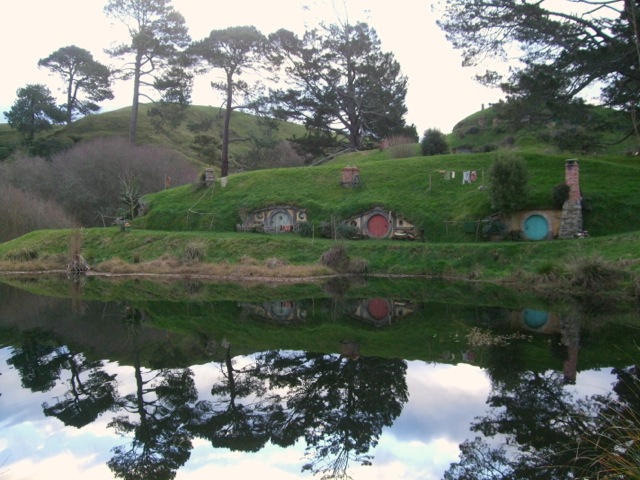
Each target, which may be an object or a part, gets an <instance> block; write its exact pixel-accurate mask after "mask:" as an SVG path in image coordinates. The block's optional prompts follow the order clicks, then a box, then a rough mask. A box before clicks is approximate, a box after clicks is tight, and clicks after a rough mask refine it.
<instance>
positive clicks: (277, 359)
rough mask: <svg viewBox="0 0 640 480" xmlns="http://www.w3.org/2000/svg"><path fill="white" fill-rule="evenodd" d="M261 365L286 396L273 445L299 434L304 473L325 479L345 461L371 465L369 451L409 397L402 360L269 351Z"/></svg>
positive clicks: (336, 472) (343, 466) (344, 467)
mask: <svg viewBox="0 0 640 480" xmlns="http://www.w3.org/2000/svg"><path fill="white" fill-rule="evenodd" d="M261 362H262V363H263V370H262V371H261V376H264V377H265V378H268V379H269V381H270V382H271V384H272V387H274V388H283V389H286V391H287V392H288V393H287V394H286V397H285V399H286V409H285V411H284V415H285V417H284V421H283V422H282V423H281V424H279V425H278V426H277V429H274V436H273V441H274V442H275V443H277V444H279V445H281V446H289V445H292V444H293V443H294V442H295V441H296V440H297V438H298V437H300V436H304V438H305V440H306V443H307V458H308V460H309V462H308V463H307V464H306V465H305V466H304V468H303V470H310V471H313V472H314V473H322V474H324V475H325V476H327V477H330V478H338V477H343V476H345V475H346V470H347V467H348V464H349V461H350V460H353V461H358V462H361V463H362V464H370V460H371V456H370V455H368V452H369V450H370V449H371V448H372V447H374V446H375V445H377V442H378V438H379V436H380V434H381V433H382V428H383V427H385V426H389V425H391V423H392V421H393V420H394V419H395V418H396V417H397V416H398V415H399V414H400V412H401V411H402V407H403V404H404V403H405V402H406V401H407V398H408V396H407V385H406V377H405V374H406V368H407V365H406V363H405V362H404V361H402V360H385V359H380V358H364V357H362V358H358V359H355V360H354V359H343V358H340V357H338V356H335V355H328V354H316V353H304V352H287V353H282V352H276V351H273V352H268V353H265V354H263V355H262V358H261Z"/></svg>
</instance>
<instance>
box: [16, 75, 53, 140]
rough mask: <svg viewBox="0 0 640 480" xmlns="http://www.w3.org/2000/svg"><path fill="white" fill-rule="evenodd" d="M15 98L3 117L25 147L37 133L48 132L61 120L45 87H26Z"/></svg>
mask: <svg viewBox="0 0 640 480" xmlns="http://www.w3.org/2000/svg"><path fill="white" fill-rule="evenodd" d="M17 96H18V98H17V100H16V101H15V103H14V104H13V106H12V107H11V109H10V110H9V111H8V112H4V115H5V117H7V121H8V122H9V125H10V126H11V127H12V128H15V129H16V130H17V131H18V132H20V133H21V134H22V137H23V139H24V142H25V143H26V144H27V145H29V144H31V143H32V142H33V139H34V138H35V135H36V134H37V133H39V132H42V131H44V130H49V129H50V128H51V127H52V125H53V124H54V123H60V122H61V121H62V120H63V113H62V111H61V110H60V109H59V108H58V106H57V105H56V102H55V99H54V98H53V96H52V95H51V91H50V90H49V89H48V88H47V87H46V86H44V85H40V84H38V85H34V84H31V85H27V86H26V87H23V88H19V89H18V92H17Z"/></svg>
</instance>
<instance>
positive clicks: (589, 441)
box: [445, 369, 640, 480]
mask: <svg viewBox="0 0 640 480" xmlns="http://www.w3.org/2000/svg"><path fill="white" fill-rule="evenodd" d="M615 372H616V373H617V375H618V383H617V385H616V388H615V391H616V392H617V393H618V394H619V396H618V398H613V397H612V396H610V395H608V396H594V397H590V398H586V399H576V398H575V397H573V395H572V394H570V393H569V392H568V391H567V390H566V387H565V384H566V382H565V379H564V377H563V376H562V375H561V374H559V373H556V372H551V373H547V374H539V373H531V372H526V373H523V374H521V375H520V382H508V383H504V382H498V383H496V384H494V390H493V392H492V394H491V396H490V398H489V402H488V403H489V405H490V406H491V407H492V410H491V412H490V413H489V414H488V415H487V416H485V417H481V418H478V419H476V421H475V423H474V424H473V425H472V430H473V431H476V432H480V433H482V434H483V435H484V437H485V438H481V437H476V438H475V439H474V440H467V441H465V442H464V443H463V444H462V445H461V446H460V461H459V462H458V463H454V464H452V465H451V466H450V468H449V470H448V471H447V472H446V473H445V479H447V480H454V479H468V478H474V479H521V478H522V479H524V478H526V479H541V480H542V479H548V478H601V477H599V476H598V475H599V474H600V473H601V472H602V470H603V469H604V468H605V467H604V465H605V463H606V460H605V458H607V457H609V455H608V453H607V452H614V451H615V452H616V453H615V455H614V457H616V458H617V459H620V458H624V457H628V458H629V457H631V456H632V455H634V451H633V450H632V449H635V455H636V457H631V458H630V459H631V460H632V463H636V462H634V461H633V458H635V459H636V460H637V455H638V451H637V449H638V447H637V443H638V436H637V432H638V430H639V428H640V425H638V416H637V412H638V408H639V407H640V403H639V399H640V391H639V389H638V385H639V383H638V372H637V370H635V369H634V370H633V371H631V372H630V371H629V370H618V371H615ZM631 386H633V387H631ZM623 391H624V392H627V393H629V394H628V395H624V394H621V392H623ZM634 411H635V412H636V414H635V415H632V416H629V412H634ZM633 422H635V426H634V427H632V424H633ZM612 425H623V426H624V428H625V429H629V428H630V427H632V428H633V429H634V430H633V431H635V432H636V437H635V440H634V441H630V440H631V439H630V438H629V437H627V438H626V439H624V440H621V439H615V438H613V436H612V435H611V432H612V431H613V430H612V428H611V426H612ZM617 430H618V431H619V429H617ZM487 438H494V439H495V440H498V441H500V442H501V444H499V445H497V446H496V441H495V440H494V441H492V442H489V441H487V440H486V439H487ZM614 473H616V472H614ZM636 473H637V470H636ZM602 478H604V477H602ZM606 478H631V477H628V476H625V475H617V476H615V475H614V476H611V477H606Z"/></svg>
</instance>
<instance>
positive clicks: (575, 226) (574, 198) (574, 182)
mask: <svg viewBox="0 0 640 480" xmlns="http://www.w3.org/2000/svg"><path fill="white" fill-rule="evenodd" d="M564 181H565V183H566V184H567V186H568V187H569V198H568V199H567V201H566V202H564V205H563V206H562V220H561V221H560V232H559V233H558V236H559V237H560V238H572V237H573V236H575V235H576V234H577V233H581V232H582V195H581V194H580V162H578V160H577V159H575V158H571V159H569V160H566V161H565V162H564Z"/></svg>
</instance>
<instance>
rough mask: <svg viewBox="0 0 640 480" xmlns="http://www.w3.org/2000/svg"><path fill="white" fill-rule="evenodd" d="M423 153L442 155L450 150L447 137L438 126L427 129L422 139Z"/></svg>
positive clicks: (421, 147)
mask: <svg viewBox="0 0 640 480" xmlns="http://www.w3.org/2000/svg"><path fill="white" fill-rule="evenodd" d="M420 151H421V152H422V155H440V154H443V153H447V152H448V151H449V145H447V137H446V136H445V134H444V133H442V132H441V131H440V130H438V129H437V128H429V129H427V130H425V132H424V135H423V136H422V140H421V141H420Z"/></svg>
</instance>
